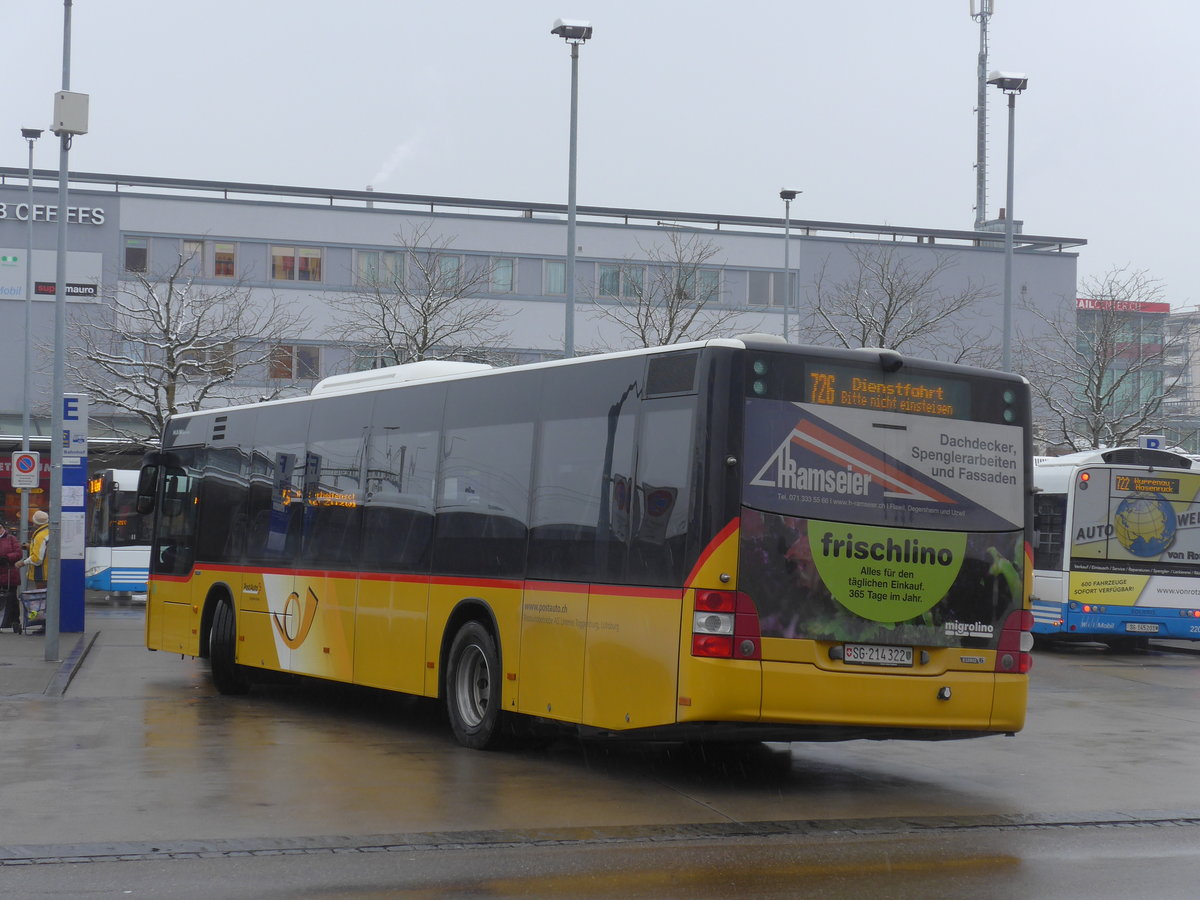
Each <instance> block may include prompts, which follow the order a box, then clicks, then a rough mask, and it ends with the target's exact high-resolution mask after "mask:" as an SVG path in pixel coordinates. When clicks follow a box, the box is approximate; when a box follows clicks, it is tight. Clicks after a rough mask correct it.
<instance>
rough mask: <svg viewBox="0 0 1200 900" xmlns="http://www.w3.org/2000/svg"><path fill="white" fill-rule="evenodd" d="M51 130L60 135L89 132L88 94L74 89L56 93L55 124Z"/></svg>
mask: <svg viewBox="0 0 1200 900" xmlns="http://www.w3.org/2000/svg"><path fill="white" fill-rule="evenodd" d="M50 130H51V131H52V132H54V133H55V134H57V135H59V136H60V137H61V136H62V135H64V134H87V130H88V95H87V94H77V93H75V92H74V91H59V92H58V93H57V94H55V95H54V124H52V125H51V126H50Z"/></svg>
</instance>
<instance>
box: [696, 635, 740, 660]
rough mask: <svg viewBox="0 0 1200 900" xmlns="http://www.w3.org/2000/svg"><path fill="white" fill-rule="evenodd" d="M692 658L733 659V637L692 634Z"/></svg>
mask: <svg viewBox="0 0 1200 900" xmlns="http://www.w3.org/2000/svg"><path fill="white" fill-rule="evenodd" d="M692 656H714V657H718V658H720V659H732V658H733V637H732V636H730V635H724V634H693V635H692Z"/></svg>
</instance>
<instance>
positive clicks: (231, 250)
mask: <svg viewBox="0 0 1200 900" xmlns="http://www.w3.org/2000/svg"><path fill="white" fill-rule="evenodd" d="M236 271H237V245H236V244H213V275H214V276H215V277H217V278H233V277H234V275H235V273H236Z"/></svg>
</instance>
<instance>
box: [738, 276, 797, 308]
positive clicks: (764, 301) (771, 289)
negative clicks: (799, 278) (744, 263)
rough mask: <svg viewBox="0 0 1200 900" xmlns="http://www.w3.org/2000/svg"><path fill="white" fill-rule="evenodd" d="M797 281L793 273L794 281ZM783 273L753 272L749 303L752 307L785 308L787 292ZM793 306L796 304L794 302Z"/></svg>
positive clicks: (748, 297)
mask: <svg viewBox="0 0 1200 900" xmlns="http://www.w3.org/2000/svg"><path fill="white" fill-rule="evenodd" d="M795 280H796V276H795V274H794V273H793V275H792V281H795ZM783 285H784V280H783V273H782V272H751V273H750V290H749V294H748V296H747V298H746V299H747V302H748V303H750V304H751V305H752V306H780V307H782V306H783V299H784V297H785V296H786V294H787V292H786V291H785V290H784V287H783ZM792 305H793V306H795V305H796V303H795V301H794V300H793V301H792Z"/></svg>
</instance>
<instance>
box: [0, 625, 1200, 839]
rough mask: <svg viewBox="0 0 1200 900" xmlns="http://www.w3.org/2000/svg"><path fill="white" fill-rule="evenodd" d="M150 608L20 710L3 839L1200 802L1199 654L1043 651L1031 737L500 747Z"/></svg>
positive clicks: (560, 825) (931, 813)
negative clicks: (151, 628) (198, 636)
mask: <svg viewBox="0 0 1200 900" xmlns="http://www.w3.org/2000/svg"><path fill="white" fill-rule="evenodd" d="M89 615H92V611H91V610H89ZM141 617H142V612H141V610H140V609H136V608H135V609H124V608H118V609H113V610H106V611H102V612H101V613H97V614H96V615H95V616H93V618H92V624H89V627H93V625H94V626H95V627H99V628H100V631H101V635H100V638H99V639H98V640H97V642H96V644H95V646H94V648H93V650H92V652H91V653H90V654H89V657H88V659H86V660H85V662H84V666H83V668H82V669H81V671H80V674H79V676H78V677H77V678H76V681H75V682H73V683H72V686H71V688H70V690H69V691H68V692H67V694H66V696H64V697H63V698H61V699H50V698H22V699H19V700H12V701H8V702H0V726H3V730H2V731H0V752H3V753H4V754H5V758H6V759H9V760H17V761H19V766H18V767H17V776H16V777H14V778H12V779H11V780H10V781H9V783H8V784H6V786H5V798H6V806H7V807H8V808H10V809H13V810H16V811H17V812H16V814H14V815H11V816H6V817H5V819H4V820H2V821H0V843H13V842H17V841H19V842H20V843H34V844H50V843H64V842H87V841H97V840H107V841H150V840H159V841H168V840H183V839H206V838H207V839H216V838H224V839H236V838H257V837H260V836H263V835H273V836H288V835H292V836H312V835H337V834H344V835H372V834H398V833H429V832H461V831H472V832H481V831H488V830H500V831H507V830H512V829H524V830H535V831H536V830H538V829H547V830H554V829H559V830H561V829H572V828H606V827H640V828H655V827H686V826H688V825H699V824H704V825H720V824H722V823H755V822H801V821H810V820H811V821H818V820H822V821H828V820H841V821H853V820H865V819H900V818H913V817H943V818H953V817H962V818H971V819H973V820H977V819H978V817H988V816H991V817H1012V816H1033V817H1037V816H1039V815H1040V816H1060V817H1061V816H1062V815H1063V814H1064V813H1068V814H1071V815H1074V813H1075V811H1081V812H1080V816H1081V817H1082V818H1085V819H1086V818H1087V814H1088V813H1089V812H1091V811H1100V812H1105V813H1106V814H1107V813H1109V812H1111V811H1112V810H1120V811H1121V812H1120V813H1116V814H1115V815H1120V816H1128V815H1133V816H1136V811H1138V810H1176V811H1180V810H1184V811H1186V810H1188V808H1192V809H1195V808H1200V781H1198V776H1197V775H1196V769H1195V766H1194V753H1195V747H1196V746H1197V739H1198V738H1200V711H1197V706H1198V704H1196V703H1195V700H1196V688H1195V687H1190V686H1189V687H1185V681H1186V679H1187V676H1188V675H1191V674H1194V673H1195V671H1196V663H1197V660H1196V658H1189V657H1172V656H1169V655H1163V654H1157V655H1155V654H1142V655H1130V656H1127V657H1117V656H1113V655H1107V654H1099V653H1087V652H1085V651H1080V650H1071V651H1068V652H1066V653H1062V654H1059V653H1050V654H1039V656H1038V662H1037V668H1036V669H1035V679H1034V691H1033V698H1032V703H1031V709H1030V719H1029V724H1028V727H1027V728H1026V730H1025V731H1024V732H1022V733H1021V734H1020V735H1019V736H1017V737H1015V738H1003V737H991V738H984V739H980V740H976V741H964V742H948V743H919V742H904V741H891V742H854V743H845V744H792V745H787V744H747V745H725V744H709V745H685V744H636V743H621V742H604V743H584V742H580V741H578V740H576V739H573V738H569V737H558V738H556V739H554V740H551V741H550V742H548V743H547V742H542V743H538V744H527V745H524V746H522V747H520V748H519V749H516V750H513V751H506V752H495V753H479V752H475V751H470V750H465V749H463V748H461V747H459V746H458V745H457V744H456V743H455V742H454V740H453V738H452V737H451V735H450V732H449V729H448V727H447V725H446V723H445V719H444V715H443V713H442V710H441V708H440V707H439V706H438V705H437V704H435V703H433V702H432V701H428V700H421V699H413V698H405V697H401V696H397V695H391V694H386V693H383V692H379V691H374V690H369V689H362V688H354V687H349V686H344V685H336V684H332V683H327V682H319V681H312V680H296V679H290V678H283V677H275V678H270V679H267V680H265V681H264V682H262V683H260V684H259V685H257V686H256V688H255V690H254V691H253V692H252V694H251V695H250V696H249V697H245V698H228V697H222V696H220V695H218V694H216V692H215V691H214V690H213V688H212V685H211V681H210V679H209V676H208V673H207V667H206V665H205V664H204V663H202V662H199V661H195V660H191V659H180V658H179V657H177V656H170V655H166V654H161V653H148V652H147V651H146V650H144V649H143V647H142V644H141V637H142V636H141ZM1134 676H1136V677H1134ZM1190 684H1192V685H1194V684H1196V682H1195V680H1192V681H1191V682H1190ZM1114 715H1119V717H1120V722H1121V728H1120V729H1114V728H1113V727H1112V725H1113V721H1114V719H1113V717H1114ZM1098 784H1103V785H1104V790H1103V793H1099V792H1098V791H1097V785H1098Z"/></svg>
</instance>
